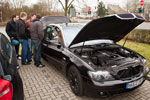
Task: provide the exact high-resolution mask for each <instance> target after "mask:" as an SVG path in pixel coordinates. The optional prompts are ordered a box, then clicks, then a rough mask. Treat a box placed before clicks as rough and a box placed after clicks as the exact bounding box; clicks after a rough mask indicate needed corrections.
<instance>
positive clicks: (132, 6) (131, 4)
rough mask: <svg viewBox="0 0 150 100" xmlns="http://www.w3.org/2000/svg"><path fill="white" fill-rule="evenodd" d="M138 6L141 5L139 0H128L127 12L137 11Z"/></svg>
mask: <svg viewBox="0 0 150 100" xmlns="http://www.w3.org/2000/svg"><path fill="white" fill-rule="evenodd" d="M138 6H139V1H137V0H127V5H126V9H127V12H130V13H137V11H138Z"/></svg>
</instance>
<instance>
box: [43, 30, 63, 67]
mask: <svg viewBox="0 0 150 100" xmlns="http://www.w3.org/2000/svg"><path fill="white" fill-rule="evenodd" d="M63 50H64V48H63V46H62V43H61V39H60V37H59V35H58V31H57V29H56V28H55V27H47V28H46V30H45V36H44V41H43V52H44V53H45V54H46V55H48V57H49V58H50V59H49V60H51V63H52V64H53V65H55V66H56V67H57V68H59V69H61V68H62V66H63V65H64V62H63V56H64V55H63V53H62V52H63Z"/></svg>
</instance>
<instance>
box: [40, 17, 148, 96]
mask: <svg viewBox="0 0 150 100" xmlns="http://www.w3.org/2000/svg"><path fill="white" fill-rule="evenodd" d="M135 20H137V19H135ZM142 22H143V19H142V18H141V21H139V23H138V24H140V23H142ZM92 23H93V22H92ZM95 23H96V22H95ZM138 24H135V25H134V26H132V29H133V28H134V27H135V26H137V25H138ZM87 26H88V25H87ZM87 26H86V27H87ZM48 27H51V26H50V25H49V26H47V28H48ZM82 31H83V30H82ZM129 31H131V28H130V29H129V30H128V32H129ZM126 34H127V33H126ZM82 38H83V37H81V40H82ZM121 38H123V36H122V37H121ZM121 38H119V39H117V40H114V41H115V42H116V41H118V40H120V39H121ZM76 39H77V40H75V39H74V40H73V41H75V42H72V43H71V45H73V44H74V43H78V42H79V41H80V39H79V40H78V38H76ZM87 39H88V38H87ZM80 42H81V41H80ZM82 42H83V41H82ZM60 45H61V46H60ZM114 45H117V44H114ZM58 46H59V47H58ZM120 47H122V46H120ZM42 48H43V52H42V55H44V57H46V58H47V60H48V61H49V62H50V63H52V64H53V65H54V66H55V67H59V69H61V70H62V72H63V73H64V74H65V75H66V76H67V73H68V69H69V67H70V66H71V65H75V66H76V68H77V69H78V70H79V72H80V74H81V76H82V78H83V82H84V84H85V85H84V89H85V90H89V88H90V87H92V89H91V88H90V89H91V90H93V91H96V94H98V93H99V92H101V90H102V91H103V90H104V91H107V92H109V91H112V89H115V88H118V89H116V90H118V91H123V90H125V85H126V83H122V84H117V82H115V83H114V85H112V86H108V84H105V85H104V86H96V84H95V83H94V82H93V80H91V79H90V77H89V75H88V73H87V72H88V71H97V70H103V69H104V68H101V67H99V68H98V67H97V66H95V65H93V66H92V67H91V65H90V64H88V62H86V61H85V60H84V59H83V58H81V56H80V55H77V54H76V53H74V49H75V48H70V47H66V46H64V43H62V44H59V43H53V42H51V41H49V42H47V41H46V39H45V38H44V40H43V43H42ZM76 48H82V46H80V47H76ZM122 48H124V49H125V50H128V51H130V52H132V53H133V54H135V55H138V56H139V57H141V58H143V59H144V57H143V56H141V55H140V54H138V53H136V52H134V51H132V50H130V49H128V48H125V47H122ZM141 66H143V67H144V66H145V65H144V64H141ZM117 70H119V69H117ZM117 70H116V71H117ZM108 71H110V70H108ZM116 73H117V72H116ZM146 75H147V73H144V75H143V76H142V77H144V76H146ZM138 78H139V79H140V78H141V77H138ZM122 81H123V80H122ZM132 81H133V80H132V79H128V82H132ZM144 81H145V78H144ZM144 81H143V82H144ZM99 84H104V83H103V82H102V83H99ZM142 84H143V83H142ZM142 84H140V85H142ZM91 90H89V91H91ZM129 90H131V89H129Z"/></svg>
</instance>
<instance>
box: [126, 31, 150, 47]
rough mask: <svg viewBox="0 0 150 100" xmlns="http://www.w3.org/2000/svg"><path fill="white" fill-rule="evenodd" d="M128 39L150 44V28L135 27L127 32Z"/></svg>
mask: <svg viewBox="0 0 150 100" xmlns="http://www.w3.org/2000/svg"><path fill="white" fill-rule="evenodd" d="M128 39H129V40H133V41H136V42H140V43H148V44H150V30H143V29H135V30H133V31H131V32H130V33H129V35H128Z"/></svg>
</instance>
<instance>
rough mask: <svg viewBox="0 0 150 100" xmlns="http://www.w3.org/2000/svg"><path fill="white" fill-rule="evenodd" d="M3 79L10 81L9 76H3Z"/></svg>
mask: <svg viewBox="0 0 150 100" xmlns="http://www.w3.org/2000/svg"><path fill="white" fill-rule="evenodd" d="M3 79H4V80H7V81H12V77H11V75H5V76H3Z"/></svg>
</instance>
